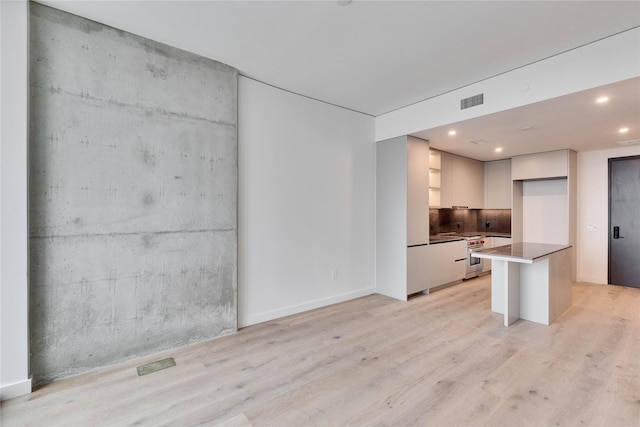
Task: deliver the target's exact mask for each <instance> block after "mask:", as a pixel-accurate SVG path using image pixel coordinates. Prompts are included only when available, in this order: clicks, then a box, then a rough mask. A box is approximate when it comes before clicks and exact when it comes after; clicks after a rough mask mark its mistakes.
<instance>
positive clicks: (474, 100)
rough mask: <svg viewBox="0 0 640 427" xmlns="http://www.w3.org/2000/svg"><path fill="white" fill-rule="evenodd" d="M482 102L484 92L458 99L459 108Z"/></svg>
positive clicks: (473, 105) (462, 108)
mask: <svg viewBox="0 0 640 427" xmlns="http://www.w3.org/2000/svg"><path fill="white" fill-rule="evenodd" d="M482 104H484V93H481V94H480V95H474V96H470V97H469V98H465V99H461V100H460V109H461V110H464V109H466V108H471V107H475V106H476V105H482Z"/></svg>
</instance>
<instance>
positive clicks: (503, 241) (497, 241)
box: [492, 237, 511, 248]
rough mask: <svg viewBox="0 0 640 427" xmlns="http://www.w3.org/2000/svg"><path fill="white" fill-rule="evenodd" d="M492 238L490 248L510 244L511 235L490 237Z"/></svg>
mask: <svg viewBox="0 0 640 427" xmlns="http://www.w3.org/2000/svg"><path fill="white" fill-rule="evenodd" d="M492 239H493V246H492V248H497V247H498V246H504V245H510V244H511V237H492Z"/></svg>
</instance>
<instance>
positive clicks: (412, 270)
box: [407, 245, 429, 295]
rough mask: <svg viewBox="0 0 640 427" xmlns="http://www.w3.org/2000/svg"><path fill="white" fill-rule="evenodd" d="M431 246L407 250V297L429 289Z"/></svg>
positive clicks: (414, 247) (413, 247)
mask: <svg viewBox="0 0 640 427" xmlns="http://www.w3.org/2000/svg"><path fill="white" fill-rule="evenodd" d="M428 279H429V246H428V245H422V246H412V247H410V248H407V295H411V294H415V293H416V292H420V291H424V290H425V289H429V283H428Z"/></svg>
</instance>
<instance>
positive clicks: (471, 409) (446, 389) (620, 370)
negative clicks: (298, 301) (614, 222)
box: [0, 276, 640, 427]
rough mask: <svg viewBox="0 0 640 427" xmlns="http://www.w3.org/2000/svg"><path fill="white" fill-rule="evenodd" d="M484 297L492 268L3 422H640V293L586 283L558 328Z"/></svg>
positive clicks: (104, 382) (339, 311)
mask: <svg viewBox="0 0 640 427" xmlns="http://www.w3.org/2000/svg"><path fill="white" fill-rule="evenodd" d="M490 305H491V302H490V277H489V276H485V277H481V278H477V279H473V280H470V281H467V282H464V283H462V284H459V285H456V286H453V287H450V288H446V289H442V290H440V291H437V292H434V293H432V294H430V295H419V296H416V297H413V298H411V299H410V300H409V301H408V302H401V301H395V300H392V299H390V298H386V297H383V296H380V295H371V296H368V297H364V298H359V299H357V300H353V301H349V302H346V303H342V304H337V305H334V306H330V307H326V308H322V309H318V310H314V311H310V312H307V313H303V314H300V315H295V316H290V317H287V318H283V319H279V320H277V321H272V322H267V323H263V324H260V325H256V326H251V327H248V328H245V329H243V330H241V331H239V332H238V333H237V334H235V335H231V336H226V337H223V338H219V339H215V340H212V341H208V342H204V343H199V344H195V345H192V346H189V347H185V348H181V349H177V350H172V351H167V352H163V353H161V354H156V355H154V356H152V357H146V358H142V359H137V360H132V361H131V362H127V363H123V364H119V365H116V366H111V367H108V368H104V369H101V370H97V371H94V372H91V373H87V374H83V375H80V376H77V377H73V378H69V379H66V380H62V381H58V382H55V383H52V384H49V385H47V386H43V387H41V388H39V389H38V390H36V391H34V392H33V393H32V394H31V395H29V396H23V397H19V398H16V399H12V400H9V401H7V402H3V403H2V405H1V406H0V424H1V425H2V426H3V427H10V426H54V425H60V426H98V425H110V426H111V425H113V426H131V425H143V426H158V425H179V426H190V425H210V426H226V427H231V426H234V427H247V426H252V427H257V426H296V427H298V426H583V425H585V426H607V427H617V426H620V427H622V426H639V425H640V289H632V288H625V287H618V286H603V285H592V284H586V283H578V284H576V285H575V286H574V288H573V306H572V307H571V308H570V309H569V310H568V311H567V312H565V313H564V314H563V315H562V316H561V317H560V318H559V319H558V320H557V321H556V322H555V323H553V324H552V325H550V326H544V325H539V324H536V323H532V322H527V321H523V320H519V321H518V322H516V323H515V324H514V325H512V326H510V327H508V328H506V327H504V326H502V316H501V315H497V314H492V313H491V311H490ZM165 357H173V358H175V361H176V363H177V366H175V367H172V368H169V369H164V370H161V371H158V372H155V373H153V374H149V375H145V376H142V377H139V376H137V374H136V366H139V365H142V364H144V363H148V362H152V361H154V360H159V359H163V358H165Z"/></svg>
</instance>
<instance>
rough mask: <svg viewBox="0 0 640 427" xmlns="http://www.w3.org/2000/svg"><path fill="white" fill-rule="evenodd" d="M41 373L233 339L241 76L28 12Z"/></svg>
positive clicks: (41, 378)
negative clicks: (229, 335)
mask: <svg viewBox="0 0 640 427" xmlns="http://www.w3.org/2000/svg"><path fill="white" fill-rule="evenodd" d="M30 31H31V42H30V43H31V44H30V48H31V53H30V56H31V61H30V66H31V71H30V97H31V99H30V120H31V122H30V123H31V125H30V161H29V163H30V175H29V179H30V185H29V197H30V254H31V260H30V288H31V290H30V294H31V302H30V305H31V315H30V319H31V320H30V321H31V342H32V349H31V350H32V359H31V371H32V374H33V375H34V380H35V382H36V383H43V382H47V381H50V380H53V379H56V378H59V377H63V376H66V375H69V374H73V373H77V372H81V371H83V370H86V369H90V368H93V367H97V366H102V365H106V364H110V363H114V362H116V361H119V360H124V359H127V358H130V357H133V356H139V355H144V354H149V353H152V352H155V351H158V350H161V349H167V348H171V347H175V346H179V345H184V344H188V343H190V342H194V341H198V340H203V339H208V338H212V337H216V336H220V335H224V334H227V333H231V332H234V331H235V330H236V328H237V322H236V317H237V315H236V307H237V296H236V294H237V119H236V117H237V71H236V70H235V69H233V68H231V67H228V66H226V65H224V64H220V63H218V62H215V61H211V60H208V59H205V58H201V57H198V56H196V55H193V54H190V53H187V52H183V51H180V50H178V49H175V48H172V47H169V46H165V45H162V44H159V43H156V42H153V41H150V40H146V39H143V38H141V37H137V36H134V35H131V34H128V33H125V32H122V31H118V30H115V29H113V28H110V27H106V26H103V25H101V24H98V23H95V22H91V21H88V20H86V19H83V18H79V17H76V16H73V15H69V14H66V13H64V12H61V11H58V10H55V9H51V8H48V7H46V6H42V5H39V4H32V7H31V29H30Z"/></svg>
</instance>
